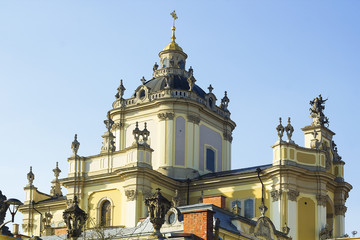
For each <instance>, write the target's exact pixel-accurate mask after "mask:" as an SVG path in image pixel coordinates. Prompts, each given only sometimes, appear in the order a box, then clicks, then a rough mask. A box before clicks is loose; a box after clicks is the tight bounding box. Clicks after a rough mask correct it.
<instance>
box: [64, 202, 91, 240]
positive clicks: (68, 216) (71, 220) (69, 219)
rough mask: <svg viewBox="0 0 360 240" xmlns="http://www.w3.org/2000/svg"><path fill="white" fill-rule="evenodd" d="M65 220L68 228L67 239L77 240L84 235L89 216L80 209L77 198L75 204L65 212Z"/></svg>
mask: <svg viewBox="0 0 360 240" xmlns="http://www.w3.org/2000/svg"><path fill="white" fill-rule="evenodd" d="M63 218H64V221H65V223H66V227H67V238H68V239H72V240H76V239H77V238H78V237H79V236H80V235H81V233H82V228H83V226H84V225H85V222H86V219H87V214H86V213H85V212H84V211H83V210H82V209H81V208H80V207H79V205H78V200H77V197H76V196H75V198H74V202H73V204H72V205H70V206H69V207H68V208H67V209H66V210H65V211H64V212H63Z"/></svg>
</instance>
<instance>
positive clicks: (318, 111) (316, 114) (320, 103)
mask: <svg viewBox="0 0 360 240" xmlns="http://www.w3.org/2000/svg"><path fill="white" fill-rule="evenodd" d="M326 101H327V99H325V100H323V98H322V96H321V94H320V95H319V97H316V98H314V100H312V101H310V105H311V108H310V109H309V110H310V117H311V118H312V119H313V123H312V125H320V126H324V125H325V124H327V126H329V119H328V118H327V117H325V115H324V113H323V110H324V109H325V106H324V104H325V102H326Z"/></svg>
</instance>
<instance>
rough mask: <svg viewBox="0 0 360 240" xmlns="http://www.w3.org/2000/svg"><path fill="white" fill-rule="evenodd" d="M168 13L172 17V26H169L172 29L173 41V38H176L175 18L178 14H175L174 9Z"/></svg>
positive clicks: (173, 39)
mask: <svg viewBox="0 0 360 240" xmlns="http://www.w3.org/2000/svg"><path fill="white" fill-rule="evenodd" d="M170 15H171V16H172V17H173V26H172V28H171V30H172V36H171V39H172V41H173V42H175V39H176V37H175V29H176V28H175V20H176V19H178V16H177V15H176V12H175V10H174V11H173V12H172V13H170Z"/></svg>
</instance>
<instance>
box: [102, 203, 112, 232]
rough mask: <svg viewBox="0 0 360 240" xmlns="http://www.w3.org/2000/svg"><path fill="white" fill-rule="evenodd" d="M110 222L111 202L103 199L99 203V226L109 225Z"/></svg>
mask: <svg viewBox="0 0 360 240" xmlns="http://www.w3.org/2000/svg"><path fill="white" fill-rule="evenodd" d="M110 222H111V203H110V201H109V200H105V201H104V202H103V203H102V204H101V210H100V226H104V227H105V226H110V224H111V223H110Z"/></svg>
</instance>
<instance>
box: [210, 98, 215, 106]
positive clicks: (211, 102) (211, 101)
mask: <svg viewBox="0 0 360 240" xmlns="http://www.w3.org/2000/svg"><path fill="white" fill-rule="evenodd" d="M213 104H214V100H213V99H212V98H209V106H210V108H212V107H213Z"/></svg>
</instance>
